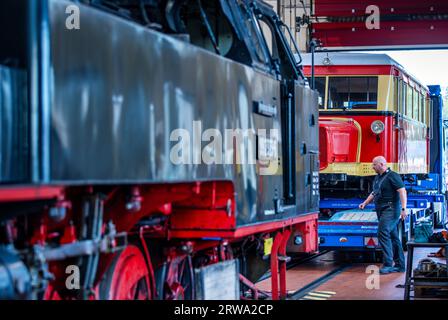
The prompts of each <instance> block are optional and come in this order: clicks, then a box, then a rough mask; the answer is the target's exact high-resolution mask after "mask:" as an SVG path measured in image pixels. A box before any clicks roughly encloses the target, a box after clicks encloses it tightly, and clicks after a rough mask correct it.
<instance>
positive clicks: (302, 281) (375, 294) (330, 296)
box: [257, 248, 445, 300]
mask: <svg viewBox="0 0 448 320" xmlns="http://www.w3.org/2000/svg"><path fill="white" fill-rule="evenodd" d="M437 250H438V249H437V248H420V249H415V251H414V268H415V267H416V266H417V264H418V262H419V261H420V260H421V259H424V258H427V255H428V254H429V253H431V252H436V251H437ZM431 259H433V260H434V261H438V262H445V258H431ZM340 265H341V262H340V261H338V259H337V258H336V257H335V255H334V253H333V252H330V253H327V254H325V255H322V256H320V257H317V258H316V259H313V260H311V261H309V262H306V263H304V264H301V265H299V266H297V267H295V268H292V269H290V270H288V271H287V275H286V277H287V278H286V282H287V290H288V292H290V293H292V292H294V291H297V290H298V289H300V288H303V287H304V286H306V285H307V284H309V283H311V282H313V281H315V280H316V279H318V278H320V277H322V276H324V275H325V274H327V273H328V272H330V271H332V270H334V269H335V268H337V267H338V266H340ZM372 265H373V266H377V267H378V268H379V267H380V266H381V264H379V263H353V264H351V265H350V266H348V268H347V269H344V270H343V271H342V272H341V273H338V274H336V275H334V276H333V277H332V278H330V279H328V281H326V282H325V283H323V284H321V285H319V286H317V287H315V288H313V289H312V290H311V291H310V293H308V294H307V295H306V296H304V297H303V298H302V299H304V300H403V296H404V288H397V287H396V286H397V285H403V284H404V280H405V273H391V274H387V275H379V274H378V275H374V276H373V277H372V273H371V272H369V271H368V269H367V268H368V267H369V266H372ZM376 270H379V269H376ZM257 287H258V288H260V289H262V290H266V291H270V289H271V283H270V278H269V279H266V280H264V281H261V282H259V283H257ZM369 287H370V289H369ZM412 295H413V292H411V297H412Z"/></svg>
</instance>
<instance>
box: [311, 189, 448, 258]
mask: <svg viewBox="0 0 448 320" xmlns="http://www.w3.org/2000/svg"><path fill="white" fill-rule="evenodd" d="M362 201H363V199H358V198H351V199H328V198H327V199H321V201H320V207H321V208H325V209H332V210H337V212H336V213H335V214H334V215H333V216H331V217H330V218H329V219H320V220H319V229H318V230H319V247H320V249H322V250H324V249H325V250H360V251H363V250H377V249H379V246H378V236H377V233H378V219H377V215H376V212H375V210H374V206H373V204H369V205H368V206H367V207H366V208H365V209H364V210H360V209H358V206H359V204H360V203H361V202H362ZM443 201H444V197H443V195H437V194H435V195H409V197H408V202H407V210H408V213H409V215H408V217H407V218H406V219H405V220H404V221H403V222H402V223H401V226H400V230H399V233H400V236H401V239H402V241H403V242H406V241H407V239H410V238H411V235H412V234H413V230H414V227H415V223H416V222H417V221H419V220H422V219H425V218H427V216H428V212H430V210H431V208H432V207H433V206H434V203H437V202H439V203H441V204H443Z"/></svg>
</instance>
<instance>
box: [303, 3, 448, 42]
mask: <svg viewBox="0 0 448 320" xmlns="http://www.w3.org/2000/svg"><path fill="white" fill-rule="evenodd" d="M372 6H374V7H372ZM314 21H315V22H313V23H312V26H311V31H312V37H313V38H315V39H318V40H319V41H320V42H321V46H322V47H323V48H326V49H333V50H351V49H364V50H365V49H369V48H372V49H381V48H396V49H398V48H448V2H444V1H419V2H415V3H409V2H407V1H402V0H398V1H397V0H395V1H383V0H381V1H375V2H367V1H354V0H353V1H352V0H346V1H329V0H317V1H316V2H315V17H314Z"/></svg>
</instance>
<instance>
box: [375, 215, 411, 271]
mask: <svg viewBox="0 0 448 320" xmlns="http://www.w3.org/2000/svg"><path fill="white" fill-rule="evenodd" d="M377 215H378V241H379V243H380V246H381V249H382V250H383V264H384V266H386V267H392V262H395V266H396V267H399V268H402V269H404V268H405V260H404V253H403V247H402V244H401V239H400V237H399V235H398V228H399V227H400V212H399V211H397V210H395V209H393V208H390V207H389V208H387V209H385V210H382V211H377Z"/></svg>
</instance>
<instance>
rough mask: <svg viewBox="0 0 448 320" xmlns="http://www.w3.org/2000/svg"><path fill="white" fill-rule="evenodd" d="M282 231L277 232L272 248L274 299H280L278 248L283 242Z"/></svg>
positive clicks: (272, 288)
mask: <svg viewBox="0 0 448 320" xmlns="http://www.w3.org/2000/svg"><path fill="white" fill-rule="evenodd" d="M282 239H283V237H282V233H281V232H277V233H276V234H275V237H274V243H273V244H272V249H271V290H272V300H278V250H279V248H280V245H281V242H282Z"/></svg>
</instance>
